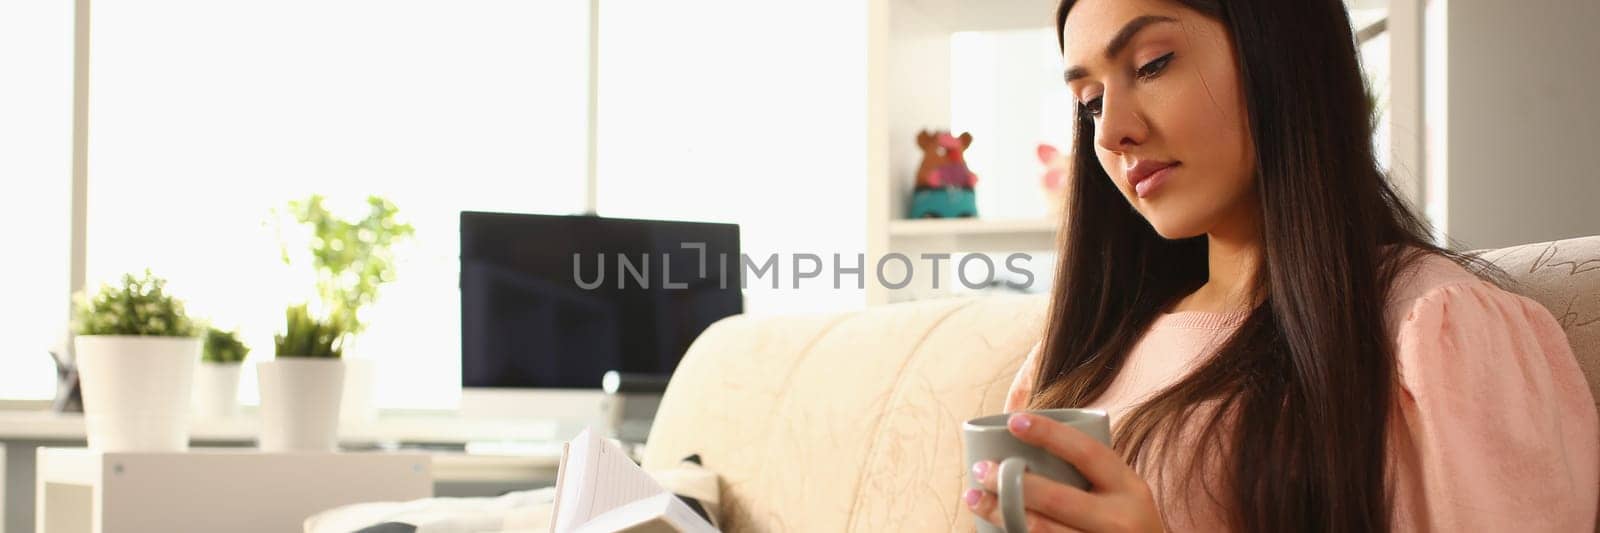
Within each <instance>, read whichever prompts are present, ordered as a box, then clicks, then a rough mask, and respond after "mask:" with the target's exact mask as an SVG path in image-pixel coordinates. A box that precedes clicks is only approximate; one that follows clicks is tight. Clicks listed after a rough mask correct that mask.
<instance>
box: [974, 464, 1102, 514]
mask: <svg viewBox="0 0 1600 533" xmlns="http://www.w3.org/2000/svg"><path fill="white" fill-rule="evenodd" d="M980 464H982V465H984V468H983V469H982V470H983V471H982V472H981V473H980V472H978V471H976V470H975V471H974V472H973V475H974V476H975V477H976V479H977V480H978V483H979V484H982V485H983V488H984V490H983V491H982V492H983V493H985V494H991V495H992V494H996V493H998V492H999V489H998V488H997V485H998V484H999V481H998V478H999V476H998V475H997V474H996V472H995V471H996V470H998V467H997V466H995V465H994V464H993V463H990V462H987V461H985V462H983V463H980ZM1022 498H1023V501H1022V506H1023V507H1024V508H1026V509H1027V510H1028V511H1029V512H1034V513H1039V514H1041V515H1044V516H1045V517H1047V518H1049V519H1051V520H1053V521H1056V522H1060V523H1061V524H1063V525H1066V526H1070V527H1074V528H1078V529H1083V530H1088V531H1105V530H1106V527H1107V526H1109V525H1110V524H1109V523H1108V522H1107V517H1105V516H1103V515H1104V514H1105V513H1104V512H1105V511H1107V510H1109V509H1111V507H1110V506H1107V505H1104V504H1103V503H1102V502H1099V501H1098V497H1096V496H1095V495H1093V494H1090V493H1088V492H1085V491H1084V490H1083V489H1079V488H1077V487H1074V486H1071V485H1066V484H1063V483H1059V482H1057V481H1055V480H1052V479H1050V478H1047V477H1044V476H1041V475H1038V474H1032V473H1027V474H1023V475H1022Z"/></svg>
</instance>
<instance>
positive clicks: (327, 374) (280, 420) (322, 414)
mask: <svg viewBox="0 0 1600 533" xmlns="http://www.w3.org/2000/svg"><path fill="white" fill-rule="evenodd" d="M285 318H286V321H285V322H286V323H285V326H284V332H283V333H282V334H280V335H277V337H276V343H275V344H276V348H277V350H276V352H277V357H276V358H274V359H272V360H270V361H262V362H260V363H258V364H257V365H256V375H257V377H258V378H259V383H260V386H261V442H260V444H261V449H262V450H263V451H272V452H281V451H334V450H335V449H336V448H337V446H338V444H339V406H340V396H341V395H342V394H343V391H344V375H345V367H344V362H343V361H342V360H340V355H341V351H342V346H343V344H344V339H345V337H346V336H347V335H348V334H349V331H350V330H349V327H348V326H346V325H345V324H344V323H342V322H340V321H339V320H338V319H337V318H321V319H319V318H313V317H312V316H311V311H310V309H309V308H308V306H306V305H297V306H293V307H290V308H289V310H288V311H287V312H286V313H285Z"/></svg>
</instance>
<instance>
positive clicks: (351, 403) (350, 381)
mask: <svg viewBox="0 0 1600 533" xmlns="http://www.w3.org/2000/svg"><path fill="white" fill-rule="evenodd" d="M343 360H344V400H343V402H344V403H343V404H342V405H341V406H340V410H339V411H340V414H339V417H340V419H341V420H343V421H345V422H346V423H351V422H372V421H374V420H377V418H378V409H377V408H376V407H374V406H373V401H372V392H373V389H372V384H373V379H374V378H375V377H376V376H377V373H378V362H377V361H373V360H372V359H367V358H362V357H347V358H343Z"/></svg>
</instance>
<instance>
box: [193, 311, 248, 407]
mask: <svg viewBox="0 0 1600 533" xmlns="http://www.w3.org/2000/svg"><path fill="white" fill-rule="evenodd" d="M249 352H250V348H248V347H246V346H245V345H244V342H241V341H240V340H239V332H237V331H222V330H220V329H217V328H214V327H207V328H206V337H205V347H204V349H203V350H202V352H201V356H200V367H199V368H196V369H195V375H194V416H195V417H197V418H225V417H231V416H234V415H237V414H238V412H239V400H238V398H239V369H240V367H242V366H244V365H243V363H244V358H245V354H248V353H249Z"/></svg>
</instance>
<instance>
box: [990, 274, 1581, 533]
mask: <svg viewBox="0 0 1600 533" xmlns="http://www.w3.org/2000/svg"><path fill="white" fill-rule="evenodd" d="M1392 293H1393V294H1392V295H1391V299H1390V301H1389V304H1388V307H1387V316H1386V320H1387V322H1388V324H1389V330H1390V331H1392V332H1394V342H1395V345H1394V347H1395V357H1396V363H1397V366H1398V372H1397V379H1398V380H1399V384H1398V385H1399V387H1398V389H1397V393H1396V394H1397V397H1396V401H1397V402H1398V405H1397V407H1398V409H1397V411H1396V413H1397V415H1396V416H1393V417H1391V419H1390V423H1391V424H1392V427H1391V430H1390V445H1389V456H1390V461H1391V464H1392V465H1393V469H1392V478H1393V485H1392V490H1393V494H1394V496H1395V499H1394V502H1395V521H1394V524H1395V526H1396V527H1395V528H1396V530H1399V531H1518V532H1535V531H1582V532H1589V531H1594V530H1595V513H1596V508H1597V505H1600V420H1597V413H1596V411H1595V403H1594V398H1593V397H1592V396H1591V395H1590V393H1589V387H1588V384H1587V382H1586V381H1585V380H1584V376H1583V373H1582V372H1581V371H1580V370H1579V368H1578V364H1577V361H1576V359H1575V358H1574V357H1573V355H1572V348H1571V346H1570V345H1568V344H1567V338H1566V335H1565V334H1564V333H1562V331H1561V327H1560V326H1559V325H1557V323H1556V321H1555V319H1554V318H1553V317H1551V315H1550V312H1549V311H1547V310H1546V309H1545V308H1544V307H1542V306H1540V305H1539V304H1538V303H1537V302H1534V301H1532V300H1529V299H1527V298H1524V297H1521V296H1517V295H1515V294H1511V293H1508V292H1506V291H1503V290H1501V289H1499V288H1496V287H1495V286H1493V285H1491V284H1489V283H1486V282H1484V281H1481V280H1479V279H1478V278H1477V277H1475V276H1473V275H1472V274H1470V273H1468V272H1467V271H1466V270H1464V269H1462V268H1461V267H1460V266H1458V265H1456V264H1455V263H1453V262H1451V261H1449V260H1448V259H1445V258H1442V257H1438V256H1428V257H1426V258H1424V259H1421V260H1419V261H1418V262H1417V264H1416V266H1415V267H1413V268H1411V269H1409V270H1408V272H1407V273H1406V274H1405V275H1402V276H1401V278H1400V279H1399V280H1397V281H1396V286H1395V288H1394V290H1393V291H1392ZM1243 318H1244V316H1243V314H1235V315H1230V314H1219V313H1205V312H1178V313H1171V314H1166V315H1162V316H1160V317H1157V319H1156V320H1155V322H1154V323H1153V324H1152V325H1151V326H1150V329H1149V330H1148V331H1147V332H1146V333H1145V335H1144V337H1143V338H1142V339H1140V341H1139V342H1138V343H1137V344H1136V345H1135V346H1134V347H1133V350H1132V351H1131V352H1130V353H1129V355H1128V361H1127V364H1126V365H1125V366H1124V367H1123V370H1122V372H1121V373H1119V374H1118V375H1117V377H1116V379H1115V380H1113V382H1112V384H1111V386H1110V387H1109V388H1108V389H1107V391H1106V392H1105V394H1104V395H1103V396H1101V397H1100V398H1099V399H1097V400H1096V401H1095V402H1093V403H1092V405H1090V406H1089V407H1094V408H1099V409H1105V410H1106V411H1107V412H1108V413H1110V415H1111V420H1112V424H1113V426H1115V425H1116V423H1117V420H1118V418H1120V415H1122V414H1123V413H1126V412H1127V411H1128V410H1129V409H1130V408H1132V407H1134V406H1136V405H1138V404H1139V402H1140V401H1142V400H1143V399H1145V398H1148V397H1150V396H1151V395H1153V394H1154V393H1156V392H1158V391H1160V390H1162V389H1163V388H1165V387H1167V386H1169V385H1171V384H1173V383H1175V382H1176V381H1178V380H1179V379H1182V378H1183V377H1184V376H1185V375H1186V374H1187V373H1188V372H1189V371H1190V370H1192V369H1193V368H1195V367H1196V365H1197V363H1199V362H1201V361H1202V360H1203V358H1204V357H1205V356H1207V355H1209V354H1210V353H1211V351H1212V350H1213V349H1214V348H1215V346H1216V345H1217V343H1218V342H1219V341H1221V340H1222V339H1223V338H1224V337H1225V336H1226V335H1227V334H1228V333H1229V332H1231V331H1232V330H1233V329H1234V328H1235V327H1237V326H1238V324H1239V322H1240V321H1242V320H1243ZM1037 364H1038V349H1037V347H1035V349H1034V352H1033V353H1032V354H1029V356H1028V359H1027V361H1026V362H1025V363H1023V366H1022V369H1021V370H1020V371H1019V372H1018V373H1017V376H1016V378H1015V380H1014V381H1013V382H1012V385H1011V390H1010V393H1009V395H1008V396H1007V400H1006V411H1007V412H1011V411H1016V410H1019V409H1022V408H1024V407H1025V405H1026V403H1027V399H1028V396H1029V394H1030V393H1031V392H1032V391H1033V383H1032V381H1033V370H1034V368H1035V366H1036V365H1037ZM1182 440H1183V439H1181V438H1180V439H1179V441H1180V442H1179V444H1177V445H1176V446H1178V449H1181V448H1182ZM1162 455H1163V456H1166V457H1174V458H1177V457H1181V456H1182V455H1181V453H1179V452H1176V451H1175V450H1174V448H1170V447H1169V448H1166V449H1165V451H1164V452H1163V454H1162ZM1164 462H1166V463H1171V461H1170V460H1169V461H1164ZM1218 467H1219V465H1216V464H1215V463H1211V464H1207V465H1202V466H1201V468H1202V472H1207V473H1209V472H1214V471H1215V470H1216V468H1218ZM1146 470H1148V469H1146ZM1156 470H1159V469H1156ZM1141 473H1142V474H1144V475H1145V477H1146V481H1147V482H1149V483H1150V485H1151V490H1152V491H1153V492H1154V493H1155V494H1156V495H1157V505H1159V506H1160V507H1161V509H1162V513H1163V515H1164V517H1165V519H1166V520H1167V527H1168V529H1170V530H1172V531H1222V530H1226V529H1228V527H1227V523H1226V521H1225V517H1226V516H1227V513H1226V512H1224V509H1222V508H1221V507H1220V504H1219V503H1217V502H1216V501H1215V500H1214V499H1213V498H1211V497H1209V496H1208V495H1207V494H1206V492H1205V491H1197V490H1183V489H1181V488H1180V487H1177V486H1176V484H1175V483H1174V484H1171V486H1168V485H1167V484H1164V483H1163V480H1164V478H1163V477H1161V476H1156V475H1152V474H1151V473H1150V472H1141ZM1204 477H1206V478H1214V477H1215V476H1214V475H1205V476H1204ZM1178 509H1181V510H1182V511H1181V512H1180V511H1178Z"/></svg>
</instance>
